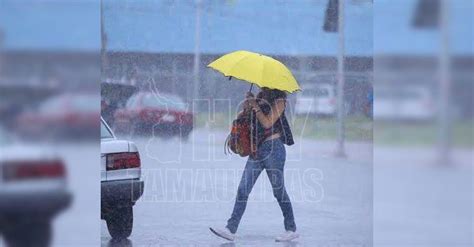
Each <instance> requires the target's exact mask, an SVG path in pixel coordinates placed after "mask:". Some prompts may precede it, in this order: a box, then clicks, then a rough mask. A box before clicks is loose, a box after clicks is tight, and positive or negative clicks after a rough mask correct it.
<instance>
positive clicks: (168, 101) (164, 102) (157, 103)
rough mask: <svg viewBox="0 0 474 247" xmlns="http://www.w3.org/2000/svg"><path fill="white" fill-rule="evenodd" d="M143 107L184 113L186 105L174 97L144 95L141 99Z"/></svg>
mask: <svg viewBox="0 0 474 247" xmlns="http://www.w3.org/2000/svg"><path fill="white" fill-rule="evenodd" d="M142 103H143V106H146V107H156V108H161V109H163V108H167V109H169V110H178V111H185V110H186V104H185V103H184V102H183V100H182V99H181V98H179V97H177V96H174V95H167V94H160V95H156V96H155V95H153V94H146V95H144V96H143V98H142Z"/></svg>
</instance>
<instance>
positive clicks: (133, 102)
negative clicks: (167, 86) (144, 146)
mask: <svg viewBox="0 0 474 247" xmlns="http://www.w3.org/2000/svg"><path fill="white" fill-rule="evenodd" d="M114 119H115V123H114V130H115V131H117V132H128V133H132V134H140V133H149V132H151V131H153V132H154V133H155V134H158V135H166V136H169V135H172V136H173V135H179V136H180V137H182V138H184V139H186V138H188V136H189V134H190V133H191V131H192V129H193V119H194V115H193V113H192V112H190V111H188V109H187V105H186V104H185V103H184V101H183V100H182V99H181V98H180V97H178V96H176V95H171V94H163V93H160V94H154V93H150V92H139V93H137V94H135V95H133V96H132V97H130V99H129V100H128V101H127V103H126V105H125V107H124V108H122V109H119V110H117V111H116V112H115V114H114Z"/></svg>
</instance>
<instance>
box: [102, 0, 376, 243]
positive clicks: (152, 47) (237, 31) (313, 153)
mask: <svg viewBox="0 0 474 247" xmlns="http://www.w3.org/2000/svg"><path fill="white" fill-rule="evenodd" d="M339 3H343V5H344V6H343V8H344V9H343V11H344V10H345V14H344V15H343V16H344V18H343V19H344V21H343V22H338V8H339V5H338V4H339ZM372 9H373V3H372V1H368V0H351V1H343V2H338V1H327V0H316V1H308V0H300V1H266V0H258V1H249V0H235V1H232V0H229V1H207V0H197V1H166V0H147V1H140V2H137V1H127V0H122V1H109V0H104V1H102V12H101V18H102V22H101V23H102V33H101V37H102V51H103V52H102V70H103V73H102V105H103V108H102V116H103V117H104V119H105V120H106V121H107V122H108V123H109V125H110V126H111V128H112V129H113V130H114V131H115V134H116V135H117V136H118V138H122V139H127V140H132V141H133V142H134V143H135V144H136V145H137V146H138V149H139V150H140V152H141V160H142V172H143V174H144V178H143V179H144V181H145V191H144V196H143V198H145V199H141V200H139V201H138V202H137V204H136V205H135V206H134V209H133V210H134V229H133V233H132V235H131V237H130V241H129V242H127V244H134V245H150V244H153V243H156V241H158V242H159V243H163V244H171V245H172V244H178V243H179V244H198V245H212V244H213V243H215V242H216V241H218V240H217V239H216V238H215V236H212V235H211V234H209V233H208V230H207V228H206V226H212V225H218V226H219V225H223V224H224V223H225V220H226V219H227V217H228V216H229V214H230V212H231V210H232V206H233V200H232V199H233V197H234V196H235V191H236V189H237V185H238V184H237V183H238V181H239V176H240V174H241V171H242V168H243V164H244V162H245V161H244V160H243V159H242V158H240V157H236V156H226V155H224V153H223V147H224V140H225V138H226V135H227V134H228V131H229V127H230V124H231V121H232V120H233V119H234V118H235V116H236V113H237V112H238V111H239V110H240V109H239V106H240V103H241V101H242V100H243V99H244V95H245V93H246V92H247V91H248V90H249V85H248V84H247V83H243V82H241V81H238V80H235V79H233V80H229V79H228V78H225V77H224V76H222V75H221V74H219V73H217V72H215V71H213V70H210V69H209V68H207V64H209V63H210V62H212V61H213V60H215V59H217V58H218V57H220V56H222V55H223V54H225V53H229V52H233V51H236V50H249V51H253V52H258V53H262V54H266V55H269V56H272V57H274V58H276V59H278V60H280V61H281V62H282V63H284V64H285V65H286V66H287V67H288V68H289V69H290V70H291V71H292V72H293V74H294V75H295V77H296V79H297V80H298V82H299V84H300V86H301V88H302V91H301V92H298V93H294V94H291V95H289V102H288V108H287V111H286V114H287V116H288V117H289V118H290V122H291V124H292V130H293V133H294V136H295V138H296V140H295V142H296V144H295V145H294V146H291V147H287V153H288V156H287V165H286V167H287V169H289V170H291V171H289V172H288V173H289V174H294V176H292V175H288V176H291V178H289V180H291V181H289V182H288V184H289V185H288V186H289V188H288V190H289V192H288V193H289V194H290V196H291V195H294V198H295V199H294V200H295V202H294V207H295V212H296V214H297V218H298V219H297V222H299V225H298V226H299V229H301V230H300V231H301V234H302V235H303V236H304V238H302V239H301V241H299V243H300V244H302V245H317V244H328V243H337V244H347V243H349V244H352V245H354V244H361V245H370V244H371V243H372V101H373V80H372V78H373V57H372V54H373V30H372V26H373V14H372ZM343 13H344V12H343ZM339 24H341V25H339ZM338 30H343V32H338ZM255 92H257V90H256V89H254V93H255ZM339 102H340V103H341V104H340V105H338V103H339ZM338 109H341V110H340V111H338ZM338 112H340V113H341V114H338ZM158 116H161V117H158ZM165 116H166V119H165ZM180 119H183V121H180ZM184 120H186V121H184ZM158 122H159V123H158ZM172 130H177V131H172ZM170 171H173V173H172V174H176V175H169V174H168V173H167V172H170ZM219 171H220V172H222V171H226V172H230V173H231V174H235V176H230V177H229V176H224V175H223V174H221V173H219ZM216 172H217V174H215V173H216ZM314 172H316V174H314ZM202 173H204V174H206V175H205V178H206V179H205V180H203V177H202ZM311 174H313V175H314V177H312V176H313V175H311ZM356 174H357V175H356ZM207 175H209V179H208V177H207ZM308 176H309V177H312V178H313V179H315V180H317V181H313V182H311V181H309V182H308V181H305V179H306V178H308ZM183 177H184V178H186V179H184V180H183V179H182V178H183ZM319 179H321V180H322V181H319ZM307 182H308V183H309V185H308V186H303V187H301V186H299V185H304V184H306V183H307ZM319 182H321V184H320V183H319ZM176 183H179V185H180V186H179V187H178V188H176V185H175V184H176ZM198 185H199V186H198ZM196 189H197V192H196V193H194V194H193V191H196ZM305 190H306V192H305ZM176 191H178V192H176ZM254 191H255V195H254V196H253V199H252V202H250V203H249V204H248V208H247V211H246V216H244V217H245V219H244V220H243V221H242V227H241V230H239V234H240V235H241V236H247V237H243V238H242V240H240V241H242V244H248V245H265V244H266V243H267V242H266V241H272V242H273V239H271V237H270V236H272V235H274V234H277V232H279V231H280V230H281V229H280V228H281V227H280V225H281V222H280V219H279V217H280V212H279V209H278V206H277V205H276V204H275V203H274V202H273V200H272V198H271V196H270V195H271V189H270V187H269V186H268V182H267V181H266V177H265V176H262V178H260V179H259V182H258V183H257V185H256V187H255V188H254ZM262 191H264V192H265V193H266V195H267V196H266V197H265V196H264V194H262V193H260V192H262ZM308 191H313V192H314V193H313V197H317V198H320V197H321V198H320V199H318V200H309V198H308V195H309V194H307V192H308ZM176 193H178V195H182V194H185V195H188V193H190V194H191V195H194V196H195V197H197V198H207V199H208V200H205V201H202V200H196V199H195V197H191V198H190V199H189V200H186V201H185V202H186V203H183V202H181V201H179V200H178V201H177V200H169V198H170V197H171V198H174V197H172V195H175V194H176ZM179 193H182V194H179ZM215 193H218V194H219V195H224V196H225V198H226V200H222V199H219V198H216V197H215V196H214V195H215ZM305 193H306V194H305ZM268 196H270V197H268ZM146 198H148V199H146ZM150 198H153V199H150ZM297 198H299V199H297ZM313 199H314V198H313ZM264 209H265V210H264ZM267 209H268V210H267ZM261 217H263V218H261ZM259 219H261V221H260V220H259ZM244 221H245V222H244ZM191 222H192V223H191ZM264 222H267V223H264ZM269 222H270V223H269ZM297 224H298V223H297ZM325 226H328V227H325ZM316 232H317V233H318V234H314V233H316ZM341 235H342V236H343V237H341ZM152 236H153V237H152ZM156 238H159V240H156ZM111 242H112V240H111V238H110V236H109V234H108V232H107V228H106V224H105V222H104V223H102V244H109V243H111Z"/></svg>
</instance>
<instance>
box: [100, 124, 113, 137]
mask: <svg viewBox="0 0 474 247" xmlns="http://www.w3.org/2000/svg"><path fill="white" fill-rule="evenodd" d="M100 138H102V139H104V138H114V136H113V135H112V133H111V132H110V130H109V129H108V128H107V127H106V126H105V124H104V122H103V121H100Z"/></svg>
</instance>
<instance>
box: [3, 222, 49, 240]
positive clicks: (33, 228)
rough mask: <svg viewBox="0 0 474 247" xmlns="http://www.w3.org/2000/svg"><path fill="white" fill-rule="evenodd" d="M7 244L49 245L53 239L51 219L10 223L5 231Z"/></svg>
mask: <svg viewBox="0 0 474 247" xmlns="http://www.w3.org/2000/svg"><path fill="white" fill-rule="evenodd" d="M4 237H5V242H6V243H7V246H38V247H46V246H49V243H50V241H51V223H50V222H49V220H41V221H34V222H31V221H20V222H17V223H14V224H12V225H10V227H8V228H7V229H5V231H4Z"/></svg>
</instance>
